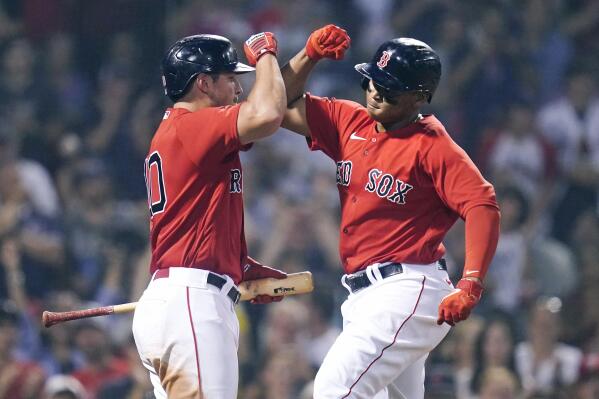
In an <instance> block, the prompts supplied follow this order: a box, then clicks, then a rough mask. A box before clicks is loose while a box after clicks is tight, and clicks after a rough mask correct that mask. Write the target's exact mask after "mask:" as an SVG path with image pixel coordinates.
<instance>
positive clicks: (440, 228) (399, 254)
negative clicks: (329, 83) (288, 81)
mask: <svg viewBox="0 0 599 399" xmlns="http://www.w3.org/2000/svg"><path fill="white" fill-rule="evenodd" d="M306 116H307V119H308V125H309V128H310V134H311V138H308V145H309V146H310V148H311V149H312V150H321V151H323V152H324V153H325V154H327V155H328V156H329V157H330V158H332V159H333V160H334V161H335V162H336V164H337V188H338V190H339V197H340V200H341V227H340V229H341V231H340V237H341V238H340V245H339V247H340V248H339V251H340V255H341V262H342V264H343V267H344V269H345V272H346V273H354V272H356V271H358V270H362V269H364V268H365V267H366V266H368V265H370V264H372V263H376V262H385V261H396V262H405V263H416V264H428V263H432V262H434V261H436V260H438V259H440V258H441V257H442V256H443V254H444V253H445V247H444V246H443V243H442V240H443V237H444V236H445V234H446V233H447V231H448V230H449V229H450V228H451V226H452V225H453V224H454V223H455V221H456V220H457V218H458V217H460V216H461V217H462V218H464V216H465V215H466V213H467V212H468V210H469V209H471V208H472V207H475V206H479V205H489V206H494V207H497V202H496V199H495V191H494V189H493V186H492V185H491V184H490V183H489V182H487V181H486V180H485V179H484V178H483V176H482V175H481V173H480V172H479V170H478V169H477V168H476V166H475V165H474V163H473V162H472V161H471V160H470V158H469V157H468V155H467V154H466V153H465V152H464V150H462V149H461V148H460V147H459V146H458V145H457V144H456V143H455V142H454V141H453V140H452V139H451V137H449V135H448V134H447V132H446V131H445V128H444V127H443V125H442V124H441V122H439V120H437V118H435V117H434V116H432V115H426V116H424V117H423V118H422V119H420V120H419V121H418V122H415V123H412V124H410V125H408V126H406V127H404V128H401V129H397V130H393V131H387V132H381V133H379V132H378V131H377V129H376V121H374V120H373V119H372V118H370V117H369V116H368V112H367V110H366V108H364V107H363V106H362V105H360V104H357V103H355V102H352V101H346V100H336V99H334V98H331V99H329V98H321V97H316V96H311V95H309V94H307V95H306Z"/></svg>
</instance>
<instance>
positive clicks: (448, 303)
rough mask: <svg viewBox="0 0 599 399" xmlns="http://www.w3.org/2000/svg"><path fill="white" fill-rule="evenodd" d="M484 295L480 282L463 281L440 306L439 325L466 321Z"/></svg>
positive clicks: (451, 324) (452, 324)
mask: <svg viewBox="0 0 599 399" xmlns="http://www.w3.org/2000/svg"><path fill="white" fill-rule="evenodd" d="M482 293H483V285H482V283H481V282H480V280H470V279H464V278H463V279H461V280H460V281H458V284H457V285H456V290H455V291H454V292H452V293H451V294H449V295H447V296H446V297H445V298H443V300H442V301H441V304H440V305H439V318H438V319H437V324H438V325H441V324H443V323H447V324H449V325H450V326H454V325H455V323H458V322H460V321H463V320H466V319H467V318H468V316H470V312H472V309H474V307H475V306H476V305H477V304H478V302H479V301H480V298H481V296H482Z"/></svg>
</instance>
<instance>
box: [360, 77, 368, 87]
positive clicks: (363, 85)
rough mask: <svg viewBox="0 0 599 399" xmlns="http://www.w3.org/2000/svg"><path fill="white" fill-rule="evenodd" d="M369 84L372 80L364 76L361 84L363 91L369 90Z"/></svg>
mask: <svg viewBox="0 0 599 399" xmlns="http://www.w3.org/2000/svg"><path fill="white" fill-rule="evenodd" d="M369 83H370V79H368V78H367V77H366V76H363V77H362V81H361V82H360V86H362V90H367V89H368V84H369Z"/></svg>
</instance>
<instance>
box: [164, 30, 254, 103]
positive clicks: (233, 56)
mask: <svg viewBox="0 0 599 399" xmlns="http://www.w3.org/2000/svg"><path fill="white" fill-rule="evenodd" d="M253 70H254V68H252V67H251V66H249V65H245V64H242V63H241V62H239V61H237V51H236V50H235V48H234V47H233V45H232V44H231V41H230V40H229V39H227V38H225V37H222V36H217V35H194V36H188V37H184V38H183V39H181V40H179V41H177V42H176V43H175V44H173V45H172V46H171V48H170V49H169V50H168V52H167V53H166V55H165V56H164V59H163V60H162V85H163V86H164V94H166V95H167V96H169V98H170V99H171V100H173V101H178V100H179V99H180V98H181V97H183V95H184V94H185V92H186V90H187V87H188V86H189V83H190V82H191V81H192V79H193V78H194V77H195V76H197V75H198V74H200V73H210V74H212V73H221V72H234V73H245V72H251V71H253Z"/></svg>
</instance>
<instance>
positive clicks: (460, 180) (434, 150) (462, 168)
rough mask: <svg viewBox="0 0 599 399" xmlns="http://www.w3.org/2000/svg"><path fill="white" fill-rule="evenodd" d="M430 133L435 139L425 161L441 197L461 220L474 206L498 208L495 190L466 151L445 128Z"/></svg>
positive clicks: (425, 155)
mask: <svg viewBox="0 0 599 399" xmlns="http://www.w3.org/2000/svg"><path fill="white" fill-rule="evenodd" d="M430 136H431V139H432V140H431V141H432V142H431V145H430V147H429V150H428V151H427V152H426V153H425V154H424V159H423V164H424V168H425V170H426V171H427V172H428V174H429V175H430V176H431V178H432V180H433V184H434V186H435V190H436V191H437V194H438V195H439V197H440V198H441V200H442V201H443V202H444V203H445V204H446V205H447V206H448V207H449V208H450V209H452V210H453V211H455V212H457V213H458V214H459V215H460V216H461V217H462V219H465V217H466V214H467V213H468V211H469V210H470V209H471V208H473V207H475V206H480V205H488V206H492V207H495V208H496V209H499V206H498V205H497V200H496V198H495V189H494V188H493V186H492V185H491V183H489V182H488V181H486V180H485V179H484V177H483V176H482V174H481V173H480V171H479V170H478V168H477V167H476V165H474V162H472V160H471V159H470V158H469V157H468V155H467V154H466V152H465V151H464V150H463V149H462V148H460V147H459V146H458V145H457V144H456V143H455V142H454V141H453V140H452V139H451V138H450V137H449V135H448V134H447V133H446V132H444V131H442V132H431V134H430Z"/></svg>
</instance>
